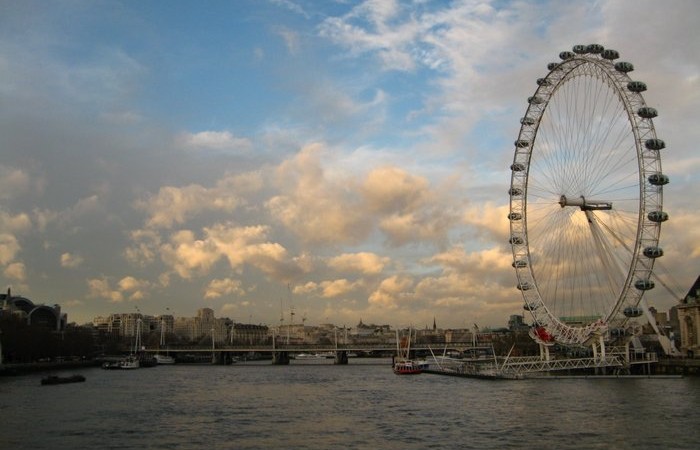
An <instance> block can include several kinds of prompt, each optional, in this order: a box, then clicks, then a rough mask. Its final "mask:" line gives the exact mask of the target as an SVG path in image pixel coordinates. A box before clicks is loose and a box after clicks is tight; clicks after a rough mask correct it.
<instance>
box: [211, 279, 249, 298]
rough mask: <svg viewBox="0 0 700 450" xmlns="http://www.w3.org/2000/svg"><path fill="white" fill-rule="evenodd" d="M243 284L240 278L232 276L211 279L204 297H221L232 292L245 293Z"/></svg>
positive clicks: (236, 293)
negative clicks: (232, 277)
mask: <svg viewBox="0 0 700 450" xmlns="http://www.w3.org/2000/svg"><path fill="white" fill-rule="evenodd" d="M242 284H243V283H241V281H240V280H234V279H231V278H223V279H216V280H211V281H210V282H209V285H208V286H207V288H206V290H205V292H204V298H219V297H223V296H225V295H230V294H235V295H244V294H245V291H244V290H243V288H242V287H241V286H242Z"/></svg>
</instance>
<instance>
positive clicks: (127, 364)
mask: <svg viewBox="0 0 700 450" xmlns="http://www.w3.org/2000/svg"><path fill="white" fill-rule="evenodd" d="M139 367H141V363H140V362H139V359H138V358H137V357H136V356H134V355H130V356H127V357H126V358H124V359H122V360H121V361H119V368H120V369H127V370H130V369H138V368H139Z"/></svg>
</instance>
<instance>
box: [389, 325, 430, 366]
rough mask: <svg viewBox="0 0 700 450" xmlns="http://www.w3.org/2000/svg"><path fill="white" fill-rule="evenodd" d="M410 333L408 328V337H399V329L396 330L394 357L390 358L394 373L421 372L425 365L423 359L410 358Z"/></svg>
mask: <svg viewBox="0 0 700 450" xmlns="http://www.w3.org/2000/svg"><path fill="white" fill-rule="evenodd" d="M411 333H412V330H411V329H409V330H408V337H406V336H404V337H402V338H401V339H399V330H396V357H395V358H393V359H392V364H391V366H392V368H393V370H394V373H395V374H396V375H417V374H419V373H421V372H423V368H424V367H427V363H426V362H425V361H415V360H413V359H411V358H410V355H411Z"/></svg>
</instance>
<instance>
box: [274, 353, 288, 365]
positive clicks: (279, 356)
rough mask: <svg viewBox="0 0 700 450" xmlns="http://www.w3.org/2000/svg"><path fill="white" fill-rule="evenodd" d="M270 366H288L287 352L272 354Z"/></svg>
mask: <svg viewBox="0 0 700 450" xmlns="http://www.w3.org/2000/svg"><path fill="white" fill-rule="evenodd" d="M272 364H273V365H275V366H286V365H288V364H289V352H278V351H275V352H272Z"/></svg>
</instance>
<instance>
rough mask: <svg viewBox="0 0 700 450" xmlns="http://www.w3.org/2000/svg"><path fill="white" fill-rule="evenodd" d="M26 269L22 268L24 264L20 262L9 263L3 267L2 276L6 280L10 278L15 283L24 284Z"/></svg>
mask: <svg viewBox="0 0 700 450" xmlns="http://www.w3.org/2000/svg"><path fill="white" fill-rule="evenodd" d="M26 270H27V269H26V267H25V266H24V263H21V262H14V263H10V264H8V265H7V267H5V270H4V271H3V273H4V275H5V276H6V277H7V278H10V279H12V280H15V281H19V282H24V281H26V280H27V273H26Z"/></svg>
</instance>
